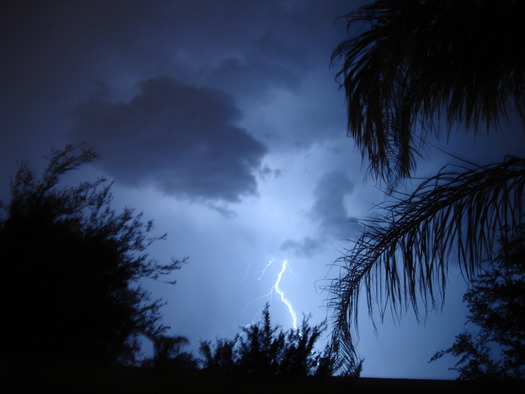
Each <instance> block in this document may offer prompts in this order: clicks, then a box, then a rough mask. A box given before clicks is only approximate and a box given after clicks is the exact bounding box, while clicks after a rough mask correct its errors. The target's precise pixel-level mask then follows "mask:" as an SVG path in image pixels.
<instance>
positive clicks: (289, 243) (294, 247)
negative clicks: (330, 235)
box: [281, 237, 321, 257]
mask: <svg viewBox="0 0 525 394" xmlns="http://www.w3.org/2000/svg"><path fill="white" fill-rule="evenodd" d="M320 247H321V241H320V240H315V239H313V238H311V237H303V238H302V239H301V240H300V241H296V240H293V239H288V240H286V241H284V242H283V243H282V245H281V250H284V251H290V252H293V253H294V254H295V255H296V256H297V257H312V256H313V255H314V254H315V252H317V251H318V250H319V248H320Z"/></svg>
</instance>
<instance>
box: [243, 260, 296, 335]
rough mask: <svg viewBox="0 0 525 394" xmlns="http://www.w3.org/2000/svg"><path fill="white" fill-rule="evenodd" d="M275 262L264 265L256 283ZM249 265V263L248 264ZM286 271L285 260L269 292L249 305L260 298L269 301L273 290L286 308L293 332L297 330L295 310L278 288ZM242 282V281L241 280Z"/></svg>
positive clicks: (286, 263) (286, 262)
mask: <svg viewBox="0 0 525 394" xmlns="http://www.w3.org/2000/svg"><path fill="white" fill-rule="evenodd" d="M274 261H275V260H273V259H272V260H270V261H268V262H267V263H266V265H265V266H264V267H263V269H262V271H261V273H260V275H259V277H258V278H257V280H258V281H260V280H262V278H263V276H264V275H265V273H266V271H267V270H268V269H269V268H270V267H271V265H272V264H273V263H274ZM250 264H251V263H250ZM287 269H288V261H287V260H284V261H283V264H282V266H281V271H280V272H279V274H278V275H277V279H276V280H275V283H274V284H273V286H272V287H271V289H270V291H269V292H268V293H267V294H266V295H263V296H261V297H258V298H256V299H255V300H253V301H251V302H250V303H249V304H251V303H253V302H255V301H257V300H260V299H262V298H265V297H266V298H268V299H270V297H271V295H272V293H273V291H274V290H275V292H276V293H277V294H279V297H280V299H281V302H282V303H283V304H285V305H286V307H287V308H288V313H289V314H290V316H291V318H292V323H293V328H294V330H297V314H296V313H295V310H294V308H293V305H292V303H291V302H290V300H289V299H288V298H286V296H285V295H284V291H283V289H281V288H280V287H279V285H280V283H281V280H282V278H283V275H284V273H285V272H286V270H287ZM243 281H244V280H243ZM247 308H248V306H246V308H245V309H247Z"/></svg>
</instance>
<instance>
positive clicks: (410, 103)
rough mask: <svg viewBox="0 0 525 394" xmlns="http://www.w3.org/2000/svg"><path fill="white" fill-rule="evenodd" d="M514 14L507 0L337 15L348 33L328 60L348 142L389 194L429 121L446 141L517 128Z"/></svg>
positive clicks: (524, 72) (520, 27) (524, 43)
mask: <svg viewBox="0 0 525 394" xmlns="http://www.w3.org/2000/svg"><path fill="white" fill-rule="evenodd" d="M523 11H524V6H523V2H520V1H517V0H503V1H497V2H495V1H488V0H475V1H473V0H469V1H467V0H465V1H454V0H448V1H429V0H379V1H375V2H373V3H371V4H369V5H365V6H362V7H360V8H358V9H357V10H356V11H352V12H350V13H348V14H347V15H346V20H347V26H348V31H349V32H352V33H353V35H352V36H351V37H350V38H349V39H347V40H345V41H343V42H341V43H340V44H339V45H338V46H337V47H336V49H335V50H334V51H333V53H332V58H331V60H332V65H333V66H335V64H337V63H338V62H339V61H342V65H341V67H340V69H339V70H338V72H337V74H336V78H338V79H339V81H340V84H341V87H344V89H345V93H346V101H347V120H348V125H347V127H348V134H349V135H351V136H352V137H353V138H354V139H355V141H356V144H357V146H358V148H359V149H360V150H361V154H362V156H363V158H364V159H365V158H366V159H367V160H368V161H369V170H370V172H371V173H372V174H373V175H374V176H376V177H378V178H380V179H382V180H385V181H386V182H387V184H393V186H391V188H390V189H391V190H392V189H393V187H394V186H395V183H396V180H398V179H400V178H402V177H407V176H409V175H410V173H411V171H412V170H413V169H414V168H415V167H416V160H415V158H416V156H417V155H418V152H419V148H420V146H419V144H420V143H421V141H424V140H425V136H426V135H427V133H429V132H431V131H432V132H435V133H436V135H439V132H440V127H439V122H438V121H439V120H441V119H442V120H443V122H444V124H445V126H447V127H446V128H445V130H447V133H448V132H450V130H451V128H452V127H454V126H461V127H464V128H465V132H469V131H473V132H477V131H478V130H480V129H481V128H482V127H486V128H488V129H490V128H491V127H492V126H498V125H499V123H500V122H502V121H506V120H508V119H509V117H510V116H512V114H514V113H517V114H518V116H519V117H521V119H522V120H525V106H524V104H525V101H524V99H525V89H524V88H525V67H524V64H523V62H522V60H520V56H521V52H522V48H524V47H525V24H523V23H522V21H521V18H522V15H523ZM363 25H364V29H359V26H363ZM354 27H355V30H352V29H354Z"/></svg>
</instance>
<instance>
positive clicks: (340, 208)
mask: <svg viewBox="0 0 525 394" xmlns="http://www.w3.org/2000/svg"><path fill="white" fill-rule="evenodd" d="M353 190H354V184H353V183H352V181H350V179H349V178H348V176H347V175H346V173H345V172H344V171H341V170H335V171H331V172H328V173H326V174H325V175H323V176H322V177H321V179H319V180H318V181H317V183H316V185H315V188H314V198H315V202H314V205H313V207H312V209H311V211H310V217H311V218H312V219H313V220H314V221H316V222H318V223H319V225H320V228H321V230H322V233H323V234H325V235H328V236H333V237H336V238H340V239H343V238H344V239H346V238H348V236H349V233H350V230H352V229H354V228H355V226H356V225H357V223H356V221H355V219H351V218H348V216H347V212H346V208H345V205H344V197H345V195H347V194H349V193H351V192H352V191H353Z"/></svg>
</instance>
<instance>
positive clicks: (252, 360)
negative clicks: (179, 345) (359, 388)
mask: <svg viewBox="0 0 525 394" xmlns="http://www.w3.org/2000/svg"><path fill="white" fill-rule="evenodd" d="M308 321H309V318H308V317H304V318H303V321H302V324H301V326H300V328H298V329H296V330H294V329H290V330H289V331H288V332H284V331H283V330H282V329H281V328H280V327H279V326H276V327H272V325H271V321H270V312H269V304H268V303H267V304H266V306H265V308H264V310H263V313H262V320H261V321H260V322H259V323H258V324H252V325H250V326H248V327H241V330H242V333H241V334H239V335H236V336H235V338H234V339H232V340H225V339H217V340H216V343H215V345H212V344H211V342H209V341H204V342H201V346H200V348H199V351H200V354H201V356H202V358H201V364H202V368H201V369H202V371H203V373H205V374H208V375H210V374H211V375H216V374H221V375H224V374H230V375H242V376H282V377H305V376H316V377H320V378H322V377H330V376H334V375H335V374H336V373H338V371H340V369H341V366H342V365H343V363H341V362H339V361H338V358H337V355H338V352H337V349H336V348H335V347H334V345H333V344H331V343H329V344H327V345H326V346H325V348H324V350H323V351H322V352H319V351H318V350H316V348H315V344H316V343H317V342H318V340H319V339H320V337H321V334H322V333H323V332H324V331H325V329H326V323H324V322H323V323H321V324H319V325H316V326H310V325H309V324H308ZM360 367H361V366H360V365H359V368H355V369H353V370H351V371H349V370H344V373H343V375H344V376H352V377H359V374H360V372H361V368H360Z"/></svg>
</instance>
